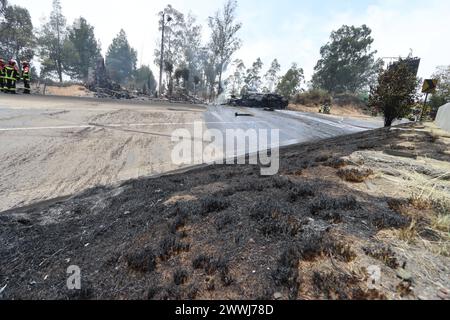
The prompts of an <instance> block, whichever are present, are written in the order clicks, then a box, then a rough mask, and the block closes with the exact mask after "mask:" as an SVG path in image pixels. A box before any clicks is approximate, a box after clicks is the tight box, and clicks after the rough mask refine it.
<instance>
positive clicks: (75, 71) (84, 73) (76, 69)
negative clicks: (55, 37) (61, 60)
mask: <svg viewBox="0 0 450 320" xmlns="http://www.w3.org/2000/svg"><path fill="white" fill-rule="evenodd" d="M67 40H68V41H70V45H71V46H72V48H71V49H69V52H72V56H71V59H68V69H69V70H70V71H69V74H70V75H71V76H72V77H73V78H75V79H78V80H83V81H85V82H87V81H88V77H89V70H90V69H91V70H93V69H95V66H96V63H97V60H98V58H99V57H100V46H99V44H98V42H97V40H96V39H95V33H94V27H93V26H91V25H89V24H88V22H87V21H86V19H84V18H83V17H80V18H78V19H76V20H75V21H74V23H73V25H72V26H71V27H70V28H68V37H67Z"/></svg>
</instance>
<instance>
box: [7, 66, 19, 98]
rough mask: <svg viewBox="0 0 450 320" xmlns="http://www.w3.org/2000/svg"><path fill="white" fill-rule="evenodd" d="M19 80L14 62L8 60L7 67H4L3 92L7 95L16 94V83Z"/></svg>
mask: <svg viewBox="0 0 450 320" xmlns="http://www.w3.org/2000/svg"><path fill="white" fill-rule="evenodd" d="M19 79H20V75H19V68H18V67H17V63H16V61H14V60H12V59H11V60H9V63H8V65H7V66H6V67H5V83H6V86H5V90H6V92H7V93H12V94H15V93H16V82H17V80H19Z"/></svg>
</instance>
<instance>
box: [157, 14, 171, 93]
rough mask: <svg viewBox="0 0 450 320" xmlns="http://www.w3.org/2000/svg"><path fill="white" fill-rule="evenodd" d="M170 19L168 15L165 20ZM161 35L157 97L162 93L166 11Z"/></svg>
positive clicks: (163, 16) (168, 20)
mask: <svg viewBox="0 0 450 320" xmlns="http://www.w3.org/2000/svg"><path fill="white" fill-rule="evenodd" d="M170 21H172V18H171V17H170V16H167V22H170ZM161 23H162V36H161V60H160V62H159V97H160V98H161V95H162V77H163V64H164V32H165V28H166V13H165V12H163V15H162V21H161Z"/></svg>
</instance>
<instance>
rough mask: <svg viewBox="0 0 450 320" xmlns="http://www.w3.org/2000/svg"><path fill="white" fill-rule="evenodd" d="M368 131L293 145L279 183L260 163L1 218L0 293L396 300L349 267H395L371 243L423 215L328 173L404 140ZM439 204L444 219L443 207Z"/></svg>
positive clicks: (143, 183)
mask: <svg viewBox="0 0 450 320" xmlns="http://www.w3.org/2000/svg"><path fill="white" fill-rule="evenodd" d="M377 134H378V135H379V138H378V141H375V140H376V139H375V135H374V134H373V133H370V134H368V133H363V134H358V135H354V136H353V137H352V139H348V138H347V137H344V138H337V139H333V140H330V141H326V142H324V147H320V146H318V145H316V144H311V145H307V146H301V147H292V148H290V149H288V150H286V153H287V154H289V156H287V157H284V156H283V153H282V159H281V169H280V172H281V174H279V175H276V176H273V177H262V176H260V175H259V168H258V167H257V166H213V167H209V168H202V169H201V170H194V171H191V172H188V173H186V174H183V175H174V176H165V177H160V178H157V179H150V178H149V179H139V180H134V181H130V182H127V183H125V184H124V185H123V186H121V187H120V189H119V190H117V189H108V188H97V189H94V190H90V191H88V192H86V193H84V194H81V195H78V196H75V197H73V198H71V199H69V200H66V201H60V202H56V203H54V204H51V205H45V204H43V205H41V206H35V207H30V208H28V209H26V210H16V211H12V212H9V213H5V214H0V226H1V228H0V243H2V246H1V247H0V261H1V262H0V264H1V270H2V272H1V273H0V287H3V286H4V284H8V286H7V287H6V289H5V291H4V292H3V293H2V295H3V296H2V297H1V298H2V299H79V298H84V299H258V298H264V299H273V298H274V294H275V293H277V295H276V296H277V297H280V294H281V296H282V297H283V298H284V299H303V298H320V299H381V298H383V297H384V295H385V294H386V295H388V294H394V293H395V292H394V293H393V292H389V291H388V289H383V290H385V291H384V292H377V291H373V290H369V289H368V288H367V287H366V286H365V283H366V279H365V278H364V275H362V274H355V273H353V269H358V270H359V269H363V268H364V267H367V266H368V265H370V264H373V260H374V259H375V260H378V261H380V262H381V263H383V264H384V265H385V268H388V269H395V268H396V267H397V265H398V263H399V261H400V260H399V259H400V258H399V257H398V256H397V255H395V254H394V251H393V250H390V247H389V246H383V245H382V244H380V247H377V246H372V242H373V239H374V237H377V235H378V234H379V233H380V231H385V232H390V231H391V230H393V231H395V232H402V231H403V230H407V228H408V227H409V226H411V223H412V221H413V220H414V219H413V218H412V217H411V216H410V215H409V214H408V213H409V212H410V209H414V210H416V211H420V210H419V209H418V208H419V207H425V206H423V205H422V203H417V201H408V197H407V196H405V197H404V201H403V200H402V201H399V200H396V199H398V197H396V199H394V198H392V197H391V198H389V197H385V196H379V195H376V194H369V193H368V192H366V191H364V190H363V187H364V185H359V184H358V185H354V184H347V183H344V182H343V181H341V180H340V179H339V178H338V177H337V176H336V175H337V172H338V170H340V169H348V166H351V165H354V163H353V162H354V161H353V160H350V158H349V157H350V155H351V154H352V153H353V152H356V151H357V150H358V146H360V145H362V144H364V143H365V141H367V139H368V138H370V139H372V140H373V144H374V145H376V148H380V146H382V145H383V144H385V145H391V144H392V143H393V142H392V141H387V140H392V139H399V136H400V135H401V133H399V132H387V131H385V130H380V131H379V132H378V133H377ZM349 140H352V141H354V143H352V144H349V143H348V141H349ZM371 143H372V142H371ZM437 143H438V142H436V144H437ZM328 155H332V158H331V157H329V156H328ZM334 159H338V160H334ZM317 161H318V162H317ZM321 170H322V171H321ZM299 172H301V174H297V173H299ZM320 172H326V174H324V175H323V176H322V175H320ZM312 173H314V174H312ZM318 173H319V174H318ZM218 185H220V186H219V187H218ZM427 207H428V206H427ZM435 207H436V208H437V207H438V206H437V204H435V203H433V205H432V206H431V208H428V209H426V210H422V211H427V210H435ZM439 208H441V209H440V212H441V213H440V214H439V216H440V217H445V216H446V213H445V212H448V211H447V209H448V207H447V206H443V205H442V206H439ZM416 220H417V219H416ZM433 221H435V222H437V220H433V219H429V220H423V222H424V223H428V224H429V223H433ZM445 221H446V220H442V221H441V222H440V223H441V226H442V228H441V229H442V230H447V229H445V226H446V225H447V224H446V223H445ZM425 226H427V225H425ZM425 229H426V228H424V229H423V230H425ZM411 252H413V251H411ZM69 265H78V266H80V268H81V269H82V271H83V283H85V284H86V287H85V288H84V289H83V290H84V291H80V292H76V293H74V292H73V291H69V290H67V289H65V286H64V284H65V283H66V280H67V279H66V277H67V273H66V270H67V267H68V266H69ZM392 272H393V271H392ZM392 272H391V273H392ZM394 274H395V272H394ZM389 275H390V273H389V272H388V273H387V274H386V276H385V278H386V279H388V280H386V281H396V282H395V284H393V285H391V286H386V288H390V287H392V288H394V289H393V290H394V291H395V286H396V285H397V284H398V279H390V278H389ZM46 276H47V277H46ZM44 279H45V280H44ZM30 283H31V284H30ZM386 290H387V291H386Z"/></svg>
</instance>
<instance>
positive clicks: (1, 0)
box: [0, 0, 8, 17]
mask: <svg viewBox="0 0 450 320" xmlns="http://www.w3.org/2000/svg"><path fill="white" fill-rule="evenodd" d="M7 6H8V1H7V0H0V17H2V16H3V14H4V13H5V10H6V7H7Z"/></svg>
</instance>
